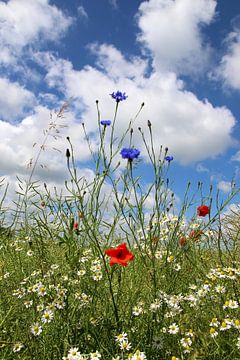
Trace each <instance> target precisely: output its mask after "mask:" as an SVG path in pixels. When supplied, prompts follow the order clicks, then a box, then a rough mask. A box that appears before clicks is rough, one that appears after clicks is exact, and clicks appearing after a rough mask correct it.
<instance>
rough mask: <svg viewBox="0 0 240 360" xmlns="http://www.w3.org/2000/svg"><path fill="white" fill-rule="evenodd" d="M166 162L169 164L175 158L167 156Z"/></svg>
mask: <svg viewBox="0 0 240 360" xmlns="http://www.w3.org/2000/svg"><path fill="white" fill-rule="evenodd" d="M164 160H166V161H167V162H168V163H170V162H171V161H172V160H173V156H169V155H168V156H165V158H164Z"/></svg>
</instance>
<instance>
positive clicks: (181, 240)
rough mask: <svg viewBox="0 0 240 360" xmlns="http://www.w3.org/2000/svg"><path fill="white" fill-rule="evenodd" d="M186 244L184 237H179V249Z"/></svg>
mask: <svg viewBox="0 0 240 360" xmlns="http://www.w3.org/2000/svg"><path fill="white" fill-rule="evenodd" d="M186 244H187V238H186V237H185V236H182V237H180V239H179V245H180V246H181V247H183V246H185V245H186Z"/></svg>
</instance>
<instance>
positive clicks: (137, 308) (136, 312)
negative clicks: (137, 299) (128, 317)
mask: <svg viewBox="0 0 240 360" xmlns="http://www.w3.org/2000/svg"><path fill="white" fill-rule="evenodd" d="M142 313H143V308H142V306H134V307H133V315H134V316H139V315H140V314H142Z"/></svg>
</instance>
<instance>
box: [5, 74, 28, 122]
mask: <svg viewBox="0 0 240 360" xmlns="http://www.w3.org/2000/svg"><path fill="white" fill-rule="evenodd" d="M34 99H35V97H34V95H33V94H32V93H31V92H30V91H28V90H26V89H24V88H23V87H21V86H20V85H19V84H18V83H16V82H15V83H12V82H10V81H9V80H8V79H6V78H0V118H3V119H4V120H8V121H10V122H12V121H13V120H15V119H16V118H17V117H19V116H20V115H22V114H23V113H24V109H25V108H28V109H29V108H30V107H31V106H33V104H34Z"/></svg>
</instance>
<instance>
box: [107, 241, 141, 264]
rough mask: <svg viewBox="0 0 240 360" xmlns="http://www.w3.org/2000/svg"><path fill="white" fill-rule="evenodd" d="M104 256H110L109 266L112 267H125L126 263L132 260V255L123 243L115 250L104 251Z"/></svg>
mask: <svg viewBox="0 0 240 360" xmlns="http://www.w3.org/2000/svg"><path fill="white" fill-rule="evenodd" d="M105 254H106V255H108V256H111V260H110V266H113V265H114V264H120V265H122V266H127V265H128V262H129V261H131V260H133V259H134V255H133V254H132V253H131V252H130V251H129V250H128V248H127V245H126V243H123V244H121V245H119V246H118V247H116V248H111V249H108V250H106V251H105Z"/></svg>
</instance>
